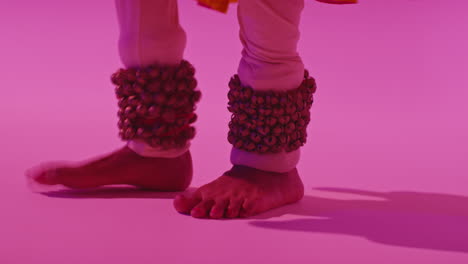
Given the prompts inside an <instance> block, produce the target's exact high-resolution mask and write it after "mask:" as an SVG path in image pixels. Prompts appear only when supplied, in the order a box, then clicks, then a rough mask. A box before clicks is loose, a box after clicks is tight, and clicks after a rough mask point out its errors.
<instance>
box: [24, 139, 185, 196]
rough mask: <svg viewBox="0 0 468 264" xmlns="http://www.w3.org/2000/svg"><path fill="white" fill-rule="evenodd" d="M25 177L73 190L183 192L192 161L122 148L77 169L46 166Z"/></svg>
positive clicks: (74, 167)
mask: <svg viewBox="0 0 468 264" xmlns="http://www.w3.org/2000/svg"><path fill="white" fill-rule="evenodd" d="M27 174H28V176H29V177H30V178H32V179H33V180H34V181H35V182H37V183H39V184H45V185H57V184H61V185H64V186H66V187H69V188H74V189H75V188H76V189H77V188H80V189H81V188H92V187H99V186H103V185H112V184H128V185H133V186H137V187H141V188H145V189H152V190H157V191H183V190H185V189H186V188H187V187H188V186H189V185H190V182H191V180H192V157H191V155H190V152H189V151H187V152H186V153H185V154H183V155H182V156H179V157H177V158H148V157H142V156H140V155H138V154H136V153H135V152H134V151H132V150H131V149H129V148H128V147H127V146H125V147H122V148H120V149H118V150H116V151H114V152H112V153H111V154H109V155H106V156H104V157H102V158H97V159H95V160H92V161H90V162H86V163H84V164H81V165H78V166H70V165H63V164H62V165H58V166H53V167H50V166H49V167H47V166H46V167H45V168H42V169H39V170H34V169H33V170H30V171H29V172H27Z"/></svg>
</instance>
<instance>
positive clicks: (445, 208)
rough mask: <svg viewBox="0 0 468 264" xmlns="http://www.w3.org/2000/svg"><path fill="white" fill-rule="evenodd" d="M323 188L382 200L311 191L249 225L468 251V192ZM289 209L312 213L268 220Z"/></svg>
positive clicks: (397, 244) (283, 213)
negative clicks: (325, 195)
mask: <svg viewBox="0 0 468 264" xmlns="http://www.w3.org/2000/svg"><path fill="white" fill-rule="evenodd" d="M317 190H321V191H328V192H334V193H336V194H348V195H349V194H352V195H365V196H372V197H375V198H378V200H362V199H359V200H338V199H330V198H320V197H313V196H305V197H304V199H303V200H302V201H301V202H299V203H296V204H293V205H289V206H285V207H283V208H279V209H275V210H272V211H270V212H267V213H264V214H262V215H259V216H258V217H254V219H257V220H255V221H250V222H249V224H251V225H253V226H256V227H260V228H268V229H276V230H287V231H300V232H311V233H331V234H342V235H352V236H358V237H363V238H366V239H368V240H370V241H374V242H377V243H381V244H386V245H392V246H402V247H409V248H420V249H432V250H441V251H452V252H463V253H468V197H466V196H458V195H449V194H438V193H420V192H409V191H396V192H388V193H387V192H383V193H381V192H372V191H364V190H353V189H338V188H318V189H317ZM285 214H294V215H301V216H308V217H307V218H303V219H296V220H286V221H269V220H266V219H269V218H272V217H277V216H281V215H285ZM262 219H263V220H262Z"/></svg>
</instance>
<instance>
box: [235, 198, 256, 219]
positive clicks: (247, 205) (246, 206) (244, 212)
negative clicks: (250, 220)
mask: <svg viewBox="0 0 468 264" xmlns="http://www.w3.org/2000/svg"><path fill="white" fill-rule="evenodd" d="M256 207H258V200H251V199H246V200H245V201H244V203H243V204H242V207H241V209H240V211H239V217H241V218H246V217H250V216H252V215H254V214H255V209H256Z"/></svg>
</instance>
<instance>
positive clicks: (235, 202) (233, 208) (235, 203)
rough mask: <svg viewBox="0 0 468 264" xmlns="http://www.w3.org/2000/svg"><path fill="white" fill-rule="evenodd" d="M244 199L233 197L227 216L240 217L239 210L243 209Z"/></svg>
mask: <svg viewBox="0 0 468 264" xmlns="http://www.w3.org/2000/svg"><path fill="white" fill-rule="evenodd" d="M242 203H243V200H241V199H231V201H230V203H229V207H228V208H227V212H226V217H228V218H236V217H239V211H240V209H241V206H242Z"/></svg>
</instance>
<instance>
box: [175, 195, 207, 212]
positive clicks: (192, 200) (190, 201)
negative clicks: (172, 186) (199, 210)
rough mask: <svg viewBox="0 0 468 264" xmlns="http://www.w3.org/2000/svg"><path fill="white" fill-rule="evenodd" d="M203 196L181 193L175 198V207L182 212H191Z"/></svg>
mask: <svg viewBox="0 0 468 264" xmlns="http://www.w3.org/2000/svg"><path fill="white" fill-rule="evenodd" d="M200 201H201V198H200V197H199V196H198V195H197V194H191V195H186V194H180V195H177V196H176V198H175V199H174V208H175V209H176V210H177V212H179V213H182V214H189V213H190V211H192V209H193V208H194V207H195V206H196V205H197V204H199V203H200Z"/></svg>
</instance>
